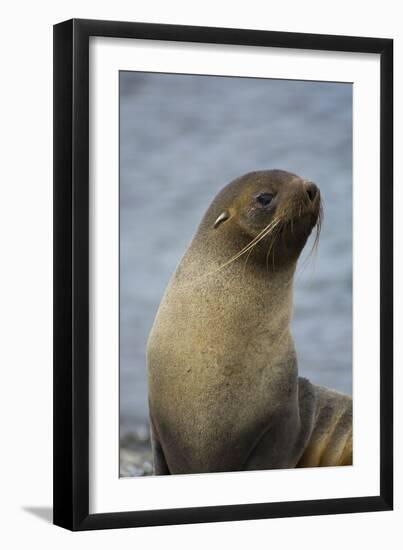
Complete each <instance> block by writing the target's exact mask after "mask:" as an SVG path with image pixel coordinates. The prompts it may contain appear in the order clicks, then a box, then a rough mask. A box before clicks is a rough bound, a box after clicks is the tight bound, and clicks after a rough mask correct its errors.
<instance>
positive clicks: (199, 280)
mask: <svg viewBox="0 0 403 550" xmlns="http://www.w3.org/2000/svg"><path fill="white" fill-rule="evenodd" d="M320 221H321V197H320V191H319V189H318V187H317V186H316V185H315V184H314V183H312V182H310V181H306V180H304V179H303V178H301V177H299V176H297V175H295V174H292V173H289V172H286V171H283V170H267V171H257V172H250V173H248V174H245V175H244V176H242V177H240V178H237V179H235V180H234V181H232V182H231V183H229V184H228V185H227V186H226V187H224V188H223V189H222V191H221V192H220V193H219V194H218V195H217V196H216V198H215V199H214V201H213V202H212V204H211V206H210V207H209V209H208V210H207V212H206V214H205V216H204V218H203V219H202V221H201V224H200V226H199V228H198V230H197V232H196V234H195V236H194V238H193V240H192V242H191V244H190V246H189V248H188V250H187V251H186V253H185V255H184V257H183V258H182V260H181V262H180V263H179V265H178V267H177V269H176V271H175V273H174V275H173V276H172V278H171V281H170V283H169V285H168V287H167V289H166V291H165V294H164V296H163V299H162V301H161V304H160V307H159V309H158V312H157V315H156V318H155V321H154V324H153V327H152V330H151V332H150V336H149V340H148V345H147V364H148V386H149V405H150V424H151V432H152V446H153V456H154V468H155V473H156V474H183V473H202V472H225V471H227V472H228V471H237V470H259V469H273V468H295V467H313V466H336V465H348V464H352V400H351V398H350V397H349V396H347V395H343V394H341V393H338V392H336V391H332V390H329V389H326V388H323V387H320V386H316V385H314V384H311V383H310V382H309V381H308V380H306V379H304V378H301V377H298V367H297V358H296V353H295V349H294V343H293V340H292V337H291V333H290V321H291V317H292V307H293V298H292V295H293V275H294V272H295V269H296V263H297V260H298V257H299V255H300V253H301V251H302V249H303V247H304V245H305V243H306V241H307V239H308V237H309V235H310V233H311V231H312V229H313V228H314V227H315V226H317V227H318V229H319V228H320Z"/></svg>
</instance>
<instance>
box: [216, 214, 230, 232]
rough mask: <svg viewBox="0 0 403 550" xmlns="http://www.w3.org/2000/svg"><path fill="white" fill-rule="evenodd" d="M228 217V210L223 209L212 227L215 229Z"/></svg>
mask: <svg viewBox="0 0 403 550" xmlns="http://www.w3.org/2000/svg"><path fill="white" fill-rule="evenodd" d="M228 218H229V212H228V211H227V210H224V212H221V214H220V215H219V216H218V218H217V219H216V221H215V222H214V229H217V227H218V226H219V225H221V224H222V223H223V222H226V221H227V220H228Z"/></svg>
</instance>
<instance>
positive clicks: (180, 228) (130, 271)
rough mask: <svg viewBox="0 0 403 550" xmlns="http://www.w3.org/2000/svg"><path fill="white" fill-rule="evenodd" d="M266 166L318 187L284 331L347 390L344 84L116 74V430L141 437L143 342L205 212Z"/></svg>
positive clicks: (311, 364) (348, 209)
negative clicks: (232, 185) (315, 225)
mask: <svg viewBox="0 0 403 550" xmlns="http://www.w3.org/2000/svg"><path fill="white" fill-rule="evenodd" d="M269 168H281V169H284V170H288V171H290V172H295V173H296V174H298V175H301V176H303V177H305V178H308V179H311V180H313V181H315V182H316V183H317V184H318V185H319V186H320V189H321V193H322V196H323V200H324V214H325V217H324V224H323V230H322V234H321V240H320V245H319V250H318V253H317V256H316V259H315V260H311V261H309V262H308V263H307V265H306V266H305V267H302V264H303V263H304V259H303V258H302V259H301V260H300V262H299V265H300V267H299V270H298V275H297V277H296V283H295V314H294V320H293V324H292V332H293V335H294V339H295V344H296V348H297V354H298V361H299V370H300V374H302V375H304V376H306V377H308V378H309V379H310V380H311V381H312V382H315V383H318V384H322V385H325V386H328V387H331V388H334V389H337V390H340V391H343V392H346V393H350V394H351V389H352V359H351V355H352V86H351V85H350V84H339V83H320V82H300V81H285V80H266V79H246V78H228V77H206V76H189V75H165V74H152V73H134V72H122V73H121V76H120V224H121V228H120V238H121V241H120V242H121V256H120V262H121V263H120V291H121V301H120V316H121V323H120V390H121V395H120V405H121V410H120V419H121V433H122V434H130V432H136V430H137V432H139V430H140V435H139V437H140V440H141V439H142V437H143V436H144V434H143V436H142V435H141V433H142V432H141V430H143V428H142V426H145V425H146V424H147V414H148V411H147V384H146V363H145V346H146V341H147V336H148V333H149V330H150V328H151V325H152V322H153V319H154V316H155V313H156V311H157V308H158V305H159V301H160V299H161V296H162V294H163V291H164V289H165V286H166V284H167V282H168V280H169V278H170V276H171V274H172V272H173V271H174V269H175V267H176V265H177V263H178V261H179V260H180V258H181V256H182V255H183V252H184V250H185V248H186V246H187V244H188V243H189V241H190V240H191V238H192V235H193V233H194V231H195V229H196V227H197V225H198V224H199V222H200V219H201V217H202V215H203V214H204V212H205V210H206V208H207V207H208V206H209V204H210V202H211V200H212V199H213V198H214V196H215V194H216V193H217V192H218V191H219V190H220V189H221V188H222V187H223V186H224V185H225V184H226V183H228V182H229V181H230V180H232V179H234V178H235V177H237V176H239V175H241V174H243V173H245V172H249V171H251V170H260V169H269ZM311 244H312V243H311V242H310V243H308V244H307V246H306V249H305V255H306V253H307V251H308V250H309V249H310V247H311ZM139 427H140V428H139ZM143 431H144V430H143ZM137 436H138V434H137ZM137 436H136V437H137ZM144 438H145V436H144V437H143V440H144ZM137 439H138V437H137ZM137 439H136V441H137Z"/></svg>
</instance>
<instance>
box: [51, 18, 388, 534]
mask: <svg viewBox="0 0 403 550" xmlns="http://www.w3.org/2000/svg"><path fill="white" fill-rule="evenodd" d="M392 109H393V42H392V40H391V39H384V38H361V37H346V36H325V35H309V34H298V33H289V32H268V31H255V30H253V31H252V30H245V29H225V28H221V29H218V28H205V27H187V26H173V25H157V24H146V23H125V22H113V21H90V20H71V21H66V22H63V23H60V24H58V25H55V27H54V244H55V247H54V522H55V524H57V525H60V526H62V527H65V528H68V529H72V530H85V529H103V528H117V527H135V526H147V525H166V524H180V523H196V522H211V521H228V520H242V519H254V518H273V517H290V516H302V515H318V514H335V513H348V512H367V511H380V510H391V509H392V506H393V495H392V493H393V489H392V488H393V442H392V434H393V415H392V412H393V401H392V398H393V391H392V390H393V378H392V374H393V370H392V369H393V365H392V344H393V306H392V298H393V290H392V288H393V284H392V283H393V280H392V267H393V264H392V262H393V257H392V249H393V246H392V242H393V233H392V228H393V221H392V211H393V208H392V207H393V187H392V184H393V153H392V152H393V147H392V140H393V131H392V113H393V110H392Z"/></svg>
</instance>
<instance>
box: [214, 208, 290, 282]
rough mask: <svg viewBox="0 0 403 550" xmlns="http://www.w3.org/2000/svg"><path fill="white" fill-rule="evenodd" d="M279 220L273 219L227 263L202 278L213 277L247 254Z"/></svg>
mask: <svg viewBox="0 0 403 550" xmlns="http://www.w3.org/2000/svg"><path fill="white" fill-rule="evenodd" d="M280 221H281V220H279V219H275V220H273V221H272V222H271V223H270V224H269V225H268V226H267V227H265V228H264V229H263V230H262V231H261V232H260V233H259V234H258V235H256V237H255V238H254V239H252V241H251V242H250V243H249V244H247V245H246V246H245V247H244V248H243V249H242V250H240V251H239V252H237V253H236V254H235V255H234V256H232V258H230V259H229V260H228V261H226V262H225V263H223V264H222V265H220V266H219V267H218V268H217V269H215V270H213V271H210V272H209V273H206V274H205V275H204V277H207V276H208V275H213V274H214V273H218V272H219V271H221V269H224V267H227V266H228V265H229V264H231V263H232V262H234V261H235V260H237V259H238V258H240V257H241V256H243V255H244V254H245V253H246V252H249V251H250V250H251V249H252V248H254V247H255V246H256V245H257V244H258V243H259V242H260V241H261V240H262V239H264V238H265V237H267V235H269V233H270V232H271V231H273V229H274V228H275V227H276V226H277V225H278V224H279V223H280Z"/></svg>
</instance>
